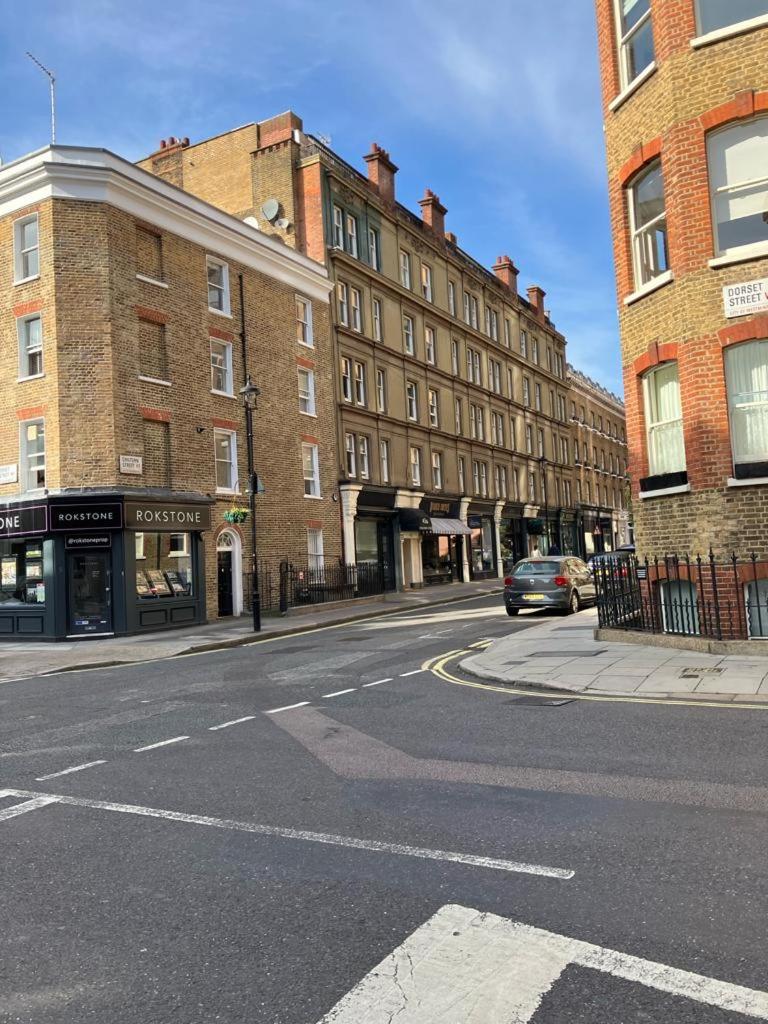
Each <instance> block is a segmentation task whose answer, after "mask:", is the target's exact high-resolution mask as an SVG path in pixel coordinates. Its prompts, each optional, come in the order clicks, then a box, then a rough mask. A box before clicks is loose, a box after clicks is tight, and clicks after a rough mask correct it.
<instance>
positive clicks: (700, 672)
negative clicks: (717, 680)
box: [680, 666, 724, 679]
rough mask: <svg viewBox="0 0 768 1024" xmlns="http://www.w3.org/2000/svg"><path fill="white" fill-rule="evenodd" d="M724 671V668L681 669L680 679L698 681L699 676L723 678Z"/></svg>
mask: <svg viewBox="0 0 768 1024" xmlns="http://www.w3.org/2000/svg"><path fill="white" fill-rule="evenodd" d="M723 671H724V669H722V668H694V667H693V666H691V667H690V668H681V669H680V679H698V678H699V676H721V675H722V674H723Z"/></svg>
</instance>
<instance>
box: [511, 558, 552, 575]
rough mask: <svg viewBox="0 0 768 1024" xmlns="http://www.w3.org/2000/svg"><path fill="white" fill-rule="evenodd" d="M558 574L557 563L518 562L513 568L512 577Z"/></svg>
mask: <svg viewBox="0 0 768 1024" xmlns="http://www.w3.org/2000/svg"><path fill="white" fill-rule="evenodd" d="M559 572H560V563H559V562H545V561H536V562H520V563H518V564H517V565H516V566H515V571H514V573H513V574H512V575H513V576H556V575H557V574H558V573H559Z"/></svg>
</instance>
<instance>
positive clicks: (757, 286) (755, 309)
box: [723, 277, 768, 317]
mask: <svg viewBox="0 0 768 1024" xmlns="http://www.w3.org/2000/svg"><path fill="white" fill-rule="evenodd" d="M723 306H724V307H725V315H726V316H727V317H732V316H746V315H747V314H748V313H763V312H765V310H768V277H762V278H760V279H759V280H758V281H744V282H743V283H742V284H727V285H726V286H725V287H724V288H723Z"/></svg>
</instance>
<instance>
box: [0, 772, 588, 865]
mask: <svg viewBox="0 0 768 1024" xmlns="http://www.w3.org/2000/svg"><path fill="white" fill-rule="evenodd" d="M5 796H16V797H20V798H24V797H26V798H27V802H26V803H25V804H20V805H16V807H15V808H14V807H9V808H7V809H6V810H5V811H0V821H2V820H4V818H3V815H5V816H6V817H9V818H12V817H14V814H13V813H9V812H14V811H15V814H24V813H25V812H26V811H27V810H30V811H33V810H35V808H36V807H38V806H40V807H42V806H43V805H44V804H49V803H59V804H64V805H65V806H67V807H90V808H93V809H95V810H100V811H116V812H118V813H119V814H132V815H136V816H137V817H141V818H163V819H165V820H166V821H176V822H181V823H182V824H187V825H207V826H208V827H210V828H223V829H229V830H231V831H233V832H250V833H253V834H255V835H261V836H270V837H274V838H277V839H296V840H301V841H303V842H309V843H323V844H325V845H328V846H344V847H347V848H348V849H351V850H365V851H366V852H368V853H383V854H389V855H392V856H396V857H415V858H417V859H419V860H437V861H445V862H449V863H453V864H462V865H465V866H467V867H473V868H488V869H489V870H491V871H508V872H511V873H514V874H524V875H540V876H542V877H544V878H557V879H559V880H562V881H567V880H568V879H570V878H573V876H574V872H573V871H569V870H567V869H565V868H552V867H547V866H546V865H543V864H528V863H525V862H523V861H514V860H502V859H499V858H497V857H481V856H477V855H476V854H471V853H456V852H454V851H451V850H431V849H427V848H424V847H419V846H407V845H404V844H402V843H385V842H380V841H379V840H377V839H358V838H357V837H356V836H340V835H333V834H329V833H325V832H308V831H306V830H304V829H296V828H283V827H282V826H279V825H259V824H256V823H254V822H249V821H232V820H229V819H226V818H211V817H208V816H207V815H200V814H185V813H183V812H181V811H166V810H161V809H159V808H157V807H142V806H139V805H137V804H120V803H111V802H110V801H108V800H89V799H87V798H86V797H75V796H61V795H58V794H50V793H35V792H29V791H27V790H23V789H2V790H0V799H2V798H3V797H5ZM19 808H23V809H19Z"/></svg>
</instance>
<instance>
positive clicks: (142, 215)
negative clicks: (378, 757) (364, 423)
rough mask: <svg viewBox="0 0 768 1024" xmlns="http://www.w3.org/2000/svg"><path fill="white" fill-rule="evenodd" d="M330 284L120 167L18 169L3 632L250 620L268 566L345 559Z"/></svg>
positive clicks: (5, 362) (0, 290)
mask: <svg viewBox="0 0 768 1024" xmlns="http://www.w3.org/2000/svg"><path fill="white" fill-rule="evenodd" d="M329 290H330V284H329V281H328V275H327V273H326V270H325V269H324V267H322V266H321V265H320V264H317V263H315V262H314V261H312V260H310V259H308V258H307V257H306V256H304V255H302V254H301V253H299V252H297V251H295V250H294V249H292V248H289V247H287V246H285V245H283V244H281V243H280V242H278V241H277V240H275V239H273V238H269V237H267V236H266V235H265V234H264V233H262V232H260V231H259V230H258V229H257V228H255V227H254V226H252V225H250V224H246V223H243V221H242V220H241V219H239V218H237V217H233V216H231V215H230V214H227V213H225V212H223V211H222V210H220V209H217V208H215V207H213V206H211V205H209V204H208V203H206V202H204V201H203V200H201V199H199V198H197V197H195V196H193V195H191V194H190V193H189V192H183V191H181V190H180V189H177V188H174V187H173V185H171V184H169V183H167V182H165V181H162V180H160V179H158V178H157V177H156V176H154V175H151V174H148V173H147V172H146V171H143V170H141V169H139V168H137V167H135V166H134V165H132V164H130V163H128V162H126V161H124V160H122V159H121V158H120V157H118V156H115V155H114V154H112V153H109V152H107V151H105V150H100V149H83V148H73V147H67V146H56V147H52V148H47V149H44V150H41V151H39V152H37V153H33V154H31V155H30V156H27V157H24V158H22V159H20V160H17V161H15V162H14V163H11V164H9V165H7V166H5V167H3V168H1V169H0V294H2V296H3V302H2V313H0V336H1V337H2V347H1V348H0V359H1V360H2V369H1V371H0V380H2V391H1V392H0V394H1V395H2V417H1V419H0V632H2V634H4V635H5V636H7V637H13V638H41V637H46V638H61V637H65V636H92V635H99V634H102V635H103V634H111V633H128V632H139V631H141V630H145V629H156V628H162V627H171V626H179V625H188V624H190V623H197V622H202V621H204V620H205V619H206V617H215V616H216V615H226V614H233V613H234V614H238V613H239V612H240V611H241V609H242V607H243V597H244V595H243V589H244V588H243V577H244V571H245V570H248V568H249V567H250V561H251V551H250V546H249V529H248V526H247V525H237V524H230V523H229V522H226V521H225V513H228V512H230V510H231V508H232V506H233V505H237V506H241V505H243V504H246V505H247V497H246V495H245V494H244V493H243V492H244V491H245V490H246V486H247V482H248V476H247V468H246V466H247V462H246V444H245V432H244V425H243V419H244V413H243V407H242V404H241V401H240V397H239V390H240V388H241V387H243V384H244V381H245V379H246V376H247V375H248V374H253V376H254V378H257V379H258V385H259V387H260V389H261V392H262V394H261V398H260V400H259V407H258V411H257V413H256V451H255V456H256V467H257V470H258V473H259V476H260V478H261V481H262V482H263V485H264V488H265V493H264V494H262V495H260V496H259V497H258V499H257V503H258V509H259V511H258V518H259V523H258V525H259V555H260V557H261V558H262V559H263V562H264V563H265V564H266V565H267V566H268V565H269V563H270V562H271V563H276V562H277V561H279V560H280V559H281V558H291V559H300V560H302V561H304V562H306V560H307V558H308V557H309V558H310V559H314V561H315V562H316V563H317V562H319V561H321V560H322V557H323V552H324V554H325V557H329V558H336V557H338V556H339V555H340V552H341V535H340V526H339V513H338V503H337V501H334V490H335V487H336V485H337V479H336V478H337V456H336V448H335V445H336V430H335V396H334V391H333V376H332V372H331V369H330V361H331V348H330V328H329V305H328V301H329Z"/></svg>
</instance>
